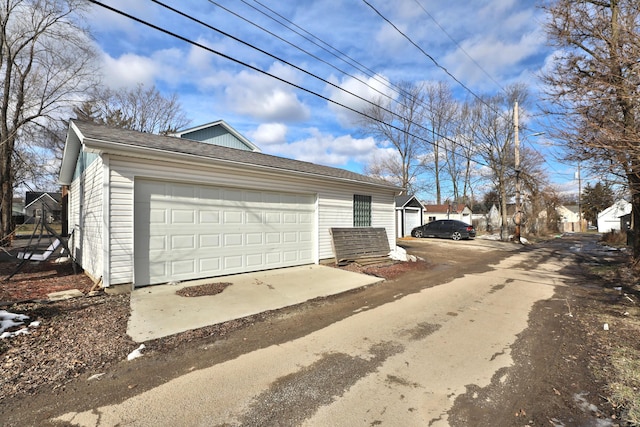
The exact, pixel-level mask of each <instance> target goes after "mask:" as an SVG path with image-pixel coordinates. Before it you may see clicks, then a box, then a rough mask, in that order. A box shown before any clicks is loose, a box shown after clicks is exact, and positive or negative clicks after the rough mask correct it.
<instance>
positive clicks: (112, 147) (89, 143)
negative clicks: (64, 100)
mask: <svg viewBox="0 0 640 427" xmlns="http://www.w3.org/2000/svg"><path fill="white" fill-rule="evenodd" d="M82 144H83V145H84V146H85V147H86V149H87V150H90V151H95V152H100V153H109V154H119V153H122V154H134V155H138V156H139V157H142V158H150V152H151V153H153V154H155V157H157V158H160V159H163V160H165V159H166V158H167V157H171V158H172V160H176V158H181V159H182V160H184V161H187V162H193V161H197V162H200V163H209V164H211V163H214V164H223V165H241V166H243V167H248V168H253V169H257V170H265V171H277V172H279V173H282V172H286V173H289V174H292V175H298V176H309V177H315V178H323V179H329V180H333V181H339V182H350V183H356V184H359V185H368V186H372V187H377V188H386V189H389V190H393V191H394V192H399V191H402V188H400V187H397V186H395V185H393V184H386V183H384V182H380V183H375V182H366V181H358V180H355V179H349V178H341V177H336V176H330V175H323V174H316V173H312V172H304V171H296V170H293V169H283V168H277V167H273V166H265V165H256V164H251V163H244V162H238V161H233V160H226V159H219V158H215V157H204V156H199V155H196V154H190V153H180V152H175V151H167V150H162V149H158V148H152V147H142V146H134V145H130V144H122V143H119V142H114V141H103V140H99V139H93V138H83V140H82ZM65 148H66V147H65ZM76 161H77V156H76ZM74 170H75V162H74ZM71 174H72V176H73V170H72V172H71ZM64 185H68V184H64Z"/></svg>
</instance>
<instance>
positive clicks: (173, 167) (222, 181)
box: [109, 156, 395, 284]
mask: <svg viewBox="0 0 640 427" xmlns="http://www.w3.org/2000/svg"><path fill="white" fill-rule="evenodd" d="M109 167H110V180H111V183H110V187H111V192H110V197H111V200H110V210H111V219H110V222H111V224H110V230H111V233H110V236H109V237H110V253H111V265H110V271H111V274H110V284H119V283H133V281H134V268H133V253H134V250H133V246H134V243H133V224H134V218H133V212H134V207H133V193H134V191H133V189H134V181H135V180H136V179H156V180H157V179H160V180H165V181H175V182H184V183H192V184H200V185H213V186H220V187H231V188H247V189H253V190H257V191H272V192H284V193H302V194H312V195H316V197H317V208H316V214H315V215H316V218H315V219H314V224H316V230H315V231H316V233H317V234H316V235H315V236H314V242H315V243H314V248H313V249H314V253H313V255H312V260H313V262H316V263H317V262H318V261H319V260H322V259H328V258H333V249H332V245H331V234H330V232H329V229H330V228H332V227H352V226H353V195H354V194H368V195H371V197H372V202H371V210H372V224H371V226H372V227H384V228H386V230H387V237H388V239H389V244H390V246H391V247H394V246H395V231H394V230H395V224H394V221H395V219H394V215H395V202H394V196H395V194H394V192H393V189H384V188H379V187H376V186H373V185H368V184H364V183H349V182H340V181H334V180H331V179H321V178H316V177H303V176H300V175H294V174H289V173H286V172H282V173H278V172H275V171H274V172H265V171H260V170H256V169H251V168H250V167H245V166H243V165H237V166H236V167H212V166H210V165H200V164H196V163H189V164H186V163H169V162H166V161H165V162H160V161H153V160H146V159H140V158H132V157H120V156H111V157H110V160H109Z"/></svg>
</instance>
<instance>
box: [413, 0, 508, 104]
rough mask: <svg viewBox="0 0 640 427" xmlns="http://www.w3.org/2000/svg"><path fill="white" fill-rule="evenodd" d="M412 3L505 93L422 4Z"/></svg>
mask: <svg viewBox="0 0 640 427" xmlns="http://www.w3.org/2000/svg"><path fill="white" fill-rule="evenodd" d="M413 1H415V2H416V4H417V5H418V6H419V7H420V9H422V11H423V12H424V13H425V15H427V16H428V17H429V19H431V20H432V21H433V23H434V24H436V26H437V27H438V28H440V31H442V32H443V33H444V34H445V35H446V36H447V37H448V38H449V40H451V41H452V42H453V44H455V45H456V47H457V48H458V49H460V51H461V52H462V53H464V54H465V55H466V57H467V58H469V59H470V60H471V62H473V63H474V64H475V66H476V67H478V69H479V70H480V71H482V72H483V73H484V75H485V76H487V77H488V78H489V80H491V81H492V82H493V83H495V84H496V86H498V87H499V88H500V90H502V91H503V92H505V89H504V87H502V85H501V84H500V83H498V82H497V81H496V79H494V78H493V76H492V75H491V74H489V73H488V72H487V71H486V70H485V69H484V68H483V67H482V65H480V64H479V63H478V61H476V60H475V58H473V57H472V56H471V55H470V54H469V53H468V52H467V51H466V50H465V49H464V48H463V47H462V46H461V45H460V43H458V41H457V40H455V39H454V38H453V37H452V36H451V34H449V32H448V31H447V30H445V29H444V27H443V26H442V25H440V23H439V22H438V21H437V20H436V18H435V17H434V16H433V15H432V14H430V13H429V12H428V11H427V9H426V8H425V7H424V6H423V5H422V3H420V1H419V0H413Z"/></svg>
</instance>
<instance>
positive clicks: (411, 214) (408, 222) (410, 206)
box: [396, 195, 424, 237]
mask: <svg viewBox="0 0 640 427" xmlns="http://www.w3.org/2000/svg"><path fill="white" fill-rule="evenodd" d="M423 211H424V205H423V204H422V203H420V201H419V200H418V199H416V198H415V196H409V195H403V196H397V197H396V237H406V236H411V230H413V229H414V228H415V227H418V226H420V225H422V224H423V223H424V221H423Z"/></svg>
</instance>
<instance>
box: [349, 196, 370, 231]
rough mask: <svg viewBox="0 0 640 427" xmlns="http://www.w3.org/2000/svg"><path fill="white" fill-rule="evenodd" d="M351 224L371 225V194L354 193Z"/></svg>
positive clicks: (356, 225)
mask: <svg viewBox="0 0 640 427" xmlns="http://www.w3.org/2000/svg"><path fill="white" fill-rule="evenodd" d="M353 226H354V227H371V196H362V195H359V194H354V196H353Z"/></svg>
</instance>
